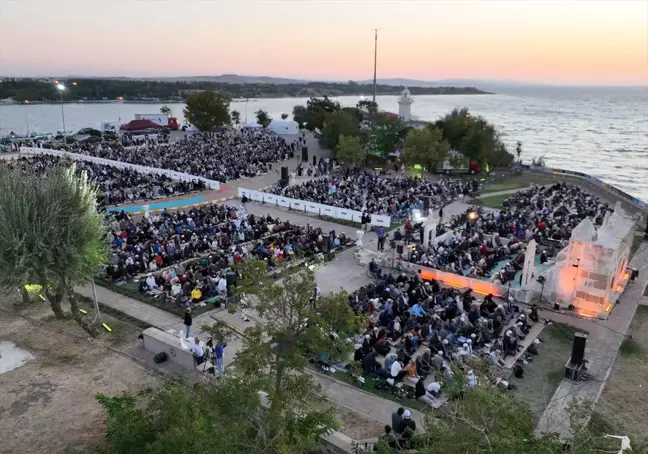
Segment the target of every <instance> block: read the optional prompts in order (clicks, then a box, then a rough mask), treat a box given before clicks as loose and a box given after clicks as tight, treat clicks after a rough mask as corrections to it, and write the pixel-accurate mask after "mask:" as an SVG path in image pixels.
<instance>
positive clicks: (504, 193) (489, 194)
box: [476, 187, 529, 199]
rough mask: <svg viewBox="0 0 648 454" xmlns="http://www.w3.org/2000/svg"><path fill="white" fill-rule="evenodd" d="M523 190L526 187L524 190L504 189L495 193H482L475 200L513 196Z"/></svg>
mask: <svg viewBox="0 0 648 454" xmlns="http://www.w3.org/2000/svg"><path fill="white" fill-rule="evenodd" d="M525 189H529V188H528V187H526V188H515V189H506V190H504V191H495V192H484V193H482V194H479V197H476V198H477V199H483V198H486V197H495V196H498V195H508V194H515V193H516V192H518V191H523V190H525Z"/></svg>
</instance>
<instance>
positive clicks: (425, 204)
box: [423, 197, 430, 216]
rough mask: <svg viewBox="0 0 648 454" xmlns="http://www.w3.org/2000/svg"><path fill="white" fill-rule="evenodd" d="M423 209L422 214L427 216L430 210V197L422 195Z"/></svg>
mask: <svg viewBox="0 0 648 454" xmlns="http://www.w3.org/2000/svg"><path fill="white" fill-rule="evenodd" d="M423 211H424V216H427V214H428V212H429V211H430V198H429V197H423Z"/></svg>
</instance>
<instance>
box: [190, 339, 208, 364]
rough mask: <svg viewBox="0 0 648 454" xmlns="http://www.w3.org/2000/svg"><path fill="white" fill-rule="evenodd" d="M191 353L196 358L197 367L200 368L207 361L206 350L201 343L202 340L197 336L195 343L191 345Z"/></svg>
mask: <svg viewBox="0 0 648 454" xmlns="http://www.w3.org/2000/svg"><path fill="white" fill-rule="evenodd" d="M191 352H192V353H193V354H194V357H195V358H196V365H197V366H200V365H201V364H202V363H203V362H204V361H205V349H204V348H203V346H202V344H201V343H200V339H199V338H198V337H197V336H196V338H195V339H194V343H193V344H192V345H191Z"/></svg>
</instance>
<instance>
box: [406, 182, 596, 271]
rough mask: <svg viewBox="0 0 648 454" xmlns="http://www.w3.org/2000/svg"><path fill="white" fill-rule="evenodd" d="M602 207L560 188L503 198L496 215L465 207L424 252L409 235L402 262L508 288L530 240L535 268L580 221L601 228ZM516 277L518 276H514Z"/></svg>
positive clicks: (536, 189)
mask: <svg viewBox="0 0 648 454" xmlns="http://www.w3.org/2000/svg"><path fill="white" fill-rule="evenodd" d="M608 210H609V206H608V204H607V203H604V202H602V201H601V200H599V199H597V198H596V197H593V196H591V195H590V194H588V193H587V192H585V191H583V190H582V189H580V188H578V187H576V186H567V185H565V184H564V183H563V184H560V183H557V184H554V185H552V186H535V187H532V188H530V189H525V190H522V191H518V192H517V193H516V194H515V195H513V196H511V197H510V198H508V199H506V200H505V201H504V203H503V208H502V209H500V210H485V209H481V208H480V209H477V208H470V209H468V210H467V211H466V212H465V213H463V214H461V215H459V216H456V217H454V218H452V219H451V220H450V221H449V222H447V223H446V224H445V225H440V226H439V227H438V230H437V241H435V242H434V243H435V244H432V243H431V244H430V245H429V247H428V248H427V249H426V248H424V247H423V245H422V239H423V238H422V235H423V231H422V228H421V229H420V232H419V235H411V237H412V242H413V243H414V244H413V246H412V248H410V249H409V250H408V252H407V254H406V255H407V257H405V258H407V259H409V260H410V261H412V262H415V263H418V264H421V265H425V266H428V267H431V268H435V269H439V270H442V271H447V272H451V273H456V274H462V275H465V276H468V277H472V278H478V279H490V280H491V281H493V282H495V283H497V284H507V283H509V282H512V281H514V280H515V279H516V276H517V275H518V273H519V271H521V270H522V269H523V267H524V251H525V250H526V246H527V244H528V242H529V241H530V240H532V239H535V240H536V242H537V243H538V245H539V247H538V249H537V253H538V254H540V263H541V264H543V263H547V262H549V261H550V260H551V258H552V257H553V256H555V254H556V253H557V252H558V251H559V250H560V249H561V248H563V247H565V246H566V245H567V242H568V241H569V238H570V236H571V232H572V230H573V229H574V228H575V227H576V226H577V225H578V224H579V223H580V221H582V220H583V219H584V218H585V217H590V218H591V219H592V220H593V221H594V223H595V224H599V225H600V224H601V223H602V222H603V218H604V216H605V213H606V211H608ZM519 275H520V276H521V274H519Z"/></svg>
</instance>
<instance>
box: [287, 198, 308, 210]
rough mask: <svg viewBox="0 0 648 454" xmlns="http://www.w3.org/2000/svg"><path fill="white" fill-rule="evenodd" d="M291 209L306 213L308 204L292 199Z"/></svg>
mask: <svg viewBox="0 0 648 454" xmlns="http://www.w3.org/2000/svg"><path fill="white" fill-rule="evenodd" d="M290 208H292V209H293V210H297V211H304V210H305V209H306V203H305V202H304V201H303V200H295V199H291V202H290Z"/></svg>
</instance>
